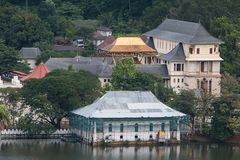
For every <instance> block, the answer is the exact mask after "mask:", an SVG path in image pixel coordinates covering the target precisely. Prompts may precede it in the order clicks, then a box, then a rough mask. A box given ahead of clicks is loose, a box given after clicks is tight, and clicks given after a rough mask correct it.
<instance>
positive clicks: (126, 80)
mask: <svg viewBox="0 0 240 160" xmlns="http://www.w3.org/2000/svg"><path fill="white" fill-rule="evenodd" d="M136 75H137V70H136V66H135V65H134V62H133V59H132V58H129V59H124V60H121V61H118V62H117V65H116V67H114V68H113V73H112V85H113V87H114V88H116V89H117V88H118V89H121V90H127V89H130V88H129V87H130V86H131V85H132V82H133V81H134V79H135V78H136Z"/></svg>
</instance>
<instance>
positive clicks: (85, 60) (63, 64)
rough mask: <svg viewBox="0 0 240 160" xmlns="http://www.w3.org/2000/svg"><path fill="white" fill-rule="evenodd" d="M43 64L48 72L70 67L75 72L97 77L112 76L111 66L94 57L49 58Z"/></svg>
mask: <svg viewBox="0 0 240 160" xmlns="http://www.w3.org/2000/svg"><path fill="white" fill-rule="evenodd" d="M102 59H103V58H102ZM45 64H46V65H47V66H48V68H49V70H50V71H52V70H55V69H65V70H67V69H68V68H69V67H70V66H71V67H72V68H73V69H74V70H76V71H78V70H84V71H87V72H90V73H92V74H93V75H96V76H98V77H111V75H112V65H108V64H106V63H104V62H103V61H101V60H98V59H95V58H94V57H93V58H91V57H82V56H77V57H75V58H50V59H49V60H48V61H47V62H46V63H45Z"/></svg>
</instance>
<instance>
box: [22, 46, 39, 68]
mask: <svg viewBox="0 0 240 160" xmlns="http://www.w3.org/2000/svg"><path fill="white" fill-rule="evenodd" d="M20 55H21V57H22V59H23V60H24V61H26V63H27V64H28V66H29V67H30V68H31V69H34V68H35V67H36V61H37V58H38V57H39V56H40V55H41V50H40V49H39V48H34V47H29V48H28V47H23V48H22V49H21V50H20Z"/></svg>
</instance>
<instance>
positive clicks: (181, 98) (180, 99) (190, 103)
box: [170, 90, 197, 131]
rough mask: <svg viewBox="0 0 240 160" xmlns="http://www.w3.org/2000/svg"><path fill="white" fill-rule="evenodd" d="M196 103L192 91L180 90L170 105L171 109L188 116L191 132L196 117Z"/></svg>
mask: <svg viewBox="0 0 240 160" xmlns="http://www.w3.org/2000/svg"><path fill="white" fill-rule="evenodd" d="M196 101H197V98H196V96H195V93H194V91H193V90H182V91H181V92H180V93H179V94H177V95H176V96H175V98H174V99H173V100H172V101H171V103H170V106H171V107H173V108H175V109H176V110H178V111H180V112H183V113H185V114H187V115H189V116H190V121H191V127H192V131H193V126H194V124H195V121H194V119H195V117H196V116H197V110H196V108H197V105H196Z"/></svg>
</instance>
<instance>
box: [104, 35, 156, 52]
mask: <svg viewBox="0 0 240 160" xmlns="http://www.w3.org/2000/svg"><path fill="white" fill-rule="evenodd" d="M102 50H103V51H106V52H111V53H153V52H156V50H154V49H152V48H151V47H149V46H148V45H146V44H145V43H144V42H143V40H142V39H141V38H140V37H119V38H117V39H116V40H115V41H114V42H113V43H111V44H110V45H108V46H106V47H104V48H102Z"/></svg>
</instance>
